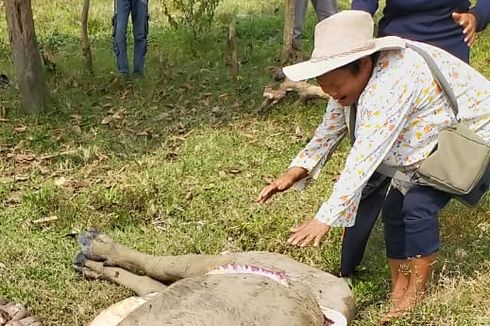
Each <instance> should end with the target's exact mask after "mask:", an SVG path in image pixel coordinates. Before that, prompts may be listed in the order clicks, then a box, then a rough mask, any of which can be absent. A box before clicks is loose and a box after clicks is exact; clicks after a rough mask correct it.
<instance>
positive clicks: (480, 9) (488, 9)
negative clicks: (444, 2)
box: [470, 0, 490, 32]
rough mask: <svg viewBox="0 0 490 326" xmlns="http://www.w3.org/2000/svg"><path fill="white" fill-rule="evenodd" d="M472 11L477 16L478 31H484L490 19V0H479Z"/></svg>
mask: <svg viewBox="0 0 490 326" xmlns="http://www.w3.org/2000/svg"><path fill="white" fill-rule="evenodd" d="M470 12H471V13H473V14H474V15H475V16H476V31H477V32H481V31H483V30H484V29H485V28H486V27H487V25H488V22H489V21H490V1H488V0H479V1H478V2H477V3H476V5H475V7H474V8H472V9H471V10H470Z"/></svg>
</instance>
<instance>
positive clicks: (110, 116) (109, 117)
mask: <svg viewBox="0 0 490 326" xmlns="http://www.w3.org/2000/svg"><path fill="white" fill-rule="evenodd" d="M112 120H114V118H113V117H112V115H108V116H107V117H105V118H104V119H102V121H101V122H100V124H102V125H108V124H109V123H111V122H112Z"/></svg>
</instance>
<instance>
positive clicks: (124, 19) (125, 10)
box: [112, 0, 131, 76]
mask: <svg viewBox="0 0 490 326" xmlns="http://www.w3.org/2000/svg"><path fill="white" fill-rule="evenodd" d="M130 1H131V0H114V17H113V18H112V27H113V30H112V43H113V47H114V54H115V56H116V63H117V70H118V72H119V73H120V74H122V75H125V76H127V75H128V74H129V66H128V54H127V50H126V30H127V28H128V18H129V11H130V10H131V3H130Z"/></svg>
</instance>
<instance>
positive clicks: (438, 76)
mask: <svg viewBox="0 0 490 326" xmlns="http://www.w3.org/2000/svg"><path fill="white" fill-rule="evenodd" d="M406 46H407V48H409V49H412V50H414V51H415V52H417V53H418V54H419V55H420V56H421V57H422V58H423V59H424V60H425V63H426V64H427V66H428V67H429V69H430V71H431V72H432V76H433V77H434V79H435V81H436V83H437V84H438V85H439V87H440V88H441V90H442V91H443V92H444V94H446V96H447V99H448V100H449V105H450V106H451V109H452V110H453V113H454V116H455V117H456V120H457V121H458V122H459V121H460V120H459V118H458V113H459V109H458V101H457V100H456V96H455V95H454V92H453V90H452V88H451V86H449V83H448V82H447V80H446V78H445V77H444V75H443V74H442V72H441V70H440V69H439V66H438V65H437V63H436V62H435V61H434V59H433V58H432V57H431V56H430V55H429V54H428V53H427V52H426V51H425V50H423V49H421V48H420V47H418V46H416V45H414V44H411V43H406Z"/></svg>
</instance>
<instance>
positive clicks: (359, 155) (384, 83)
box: [315, 54, 421, 227]
mask: <svg viewBox="0 0 490 326" xmlns="http://www.w3.org/2000/svg"><path fill="white" fill-rule="evenodd" d="M401 55H402V54H401ZM380 60H386V59H383V58H380ZM396 61H398V62H396ZM415 66H417V67H418V68H415ZM420 67H421V64H419V65H416V64H413V65H411V64H407V62H406V61H404V60H395V62H394V63H392V62H388V61H386V62H381V63H380V64H379V65H378V68H375V71H374V72H373V77H371V80H370V81H369V83H368V85H367V86H366V88H365V89H364V91H363V93H362V94H361V97H360V99H359V104H358V108H357V117H358V118H357V121H356V131H355V135H356V141H355V143H354V145H353V147H352V149H351V151H350V153H349V155H348V156H347V160H346V163H345V166H344V169H343V170H342V172H341V174H340V177H339V179H338V181H337V182H336V183H335V185H334V188H333V190H332V194H331V196H330V198H329V199H328V200H327V201H326V202H324V203H323V204H322V206H321V207H320V209H319V211H318V212H317V214H316V216H315V218H316V219H317V220H319V221H320V222H322V223H325V224H328V225H331V226H344V227H348V226H352V225H354V223H355V216H356V213H357V208H358V206H359V201H360V199H361V195H362V190H363V188H364V186H365V185H366V184H367V182H368V180H369V178H370V177H371V176H372V175H373V173H374V172H375V171H376V169H377V167H378V166H379V164H380V163H381V162H382V161H383V159H384V158H385V156H386V154H387V153H388V151H389V150H390V149H391V147H392V146H393V144H394V143H395V141H396V140H397V137H398V135H399V134H400V132H401V130H402V129H403V127H404V125H405V122H406V121H407V116H408V114H409V112H410V111H411V107H412V105H413V103H414V99H413V98H414V95H413V94H415V93H416V91H415V90H416V87H417V85H418V81H417V80H418V78H419V77H418V76H419V75H420V72H419V71H416V69H420Z"/></svg>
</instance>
